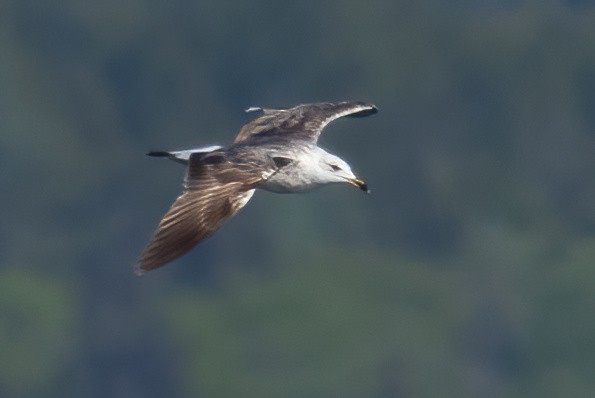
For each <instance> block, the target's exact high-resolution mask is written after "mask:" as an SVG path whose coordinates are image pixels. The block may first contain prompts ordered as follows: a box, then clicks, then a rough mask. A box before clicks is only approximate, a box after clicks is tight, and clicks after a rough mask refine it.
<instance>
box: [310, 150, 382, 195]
mask: <svg viewBox="0 0 595 398" xmlns="http://www.w3.org/2000/svg"><path fill="white" fill-rule="evenodd" d="M319 167H320V176H321V178H324V180H325V182H326V183H348V184H351V185H353V186H355V187H358V188H359V189H361V190H362V191H364V192H366V193H370V190H369V189H368V185H367V184H366V183H365V182H364V181H363V180H361V179H360V178H358V177H356V176H355V174H353V172H352V171H351V167H349V165H348V164H347V162H345V161H344V160H343V159H341V158H339V157H338V156H335V155H332V154H330V153H328V152H325V153H324V154H323V156H321V157H320V161H319Z"/></svg>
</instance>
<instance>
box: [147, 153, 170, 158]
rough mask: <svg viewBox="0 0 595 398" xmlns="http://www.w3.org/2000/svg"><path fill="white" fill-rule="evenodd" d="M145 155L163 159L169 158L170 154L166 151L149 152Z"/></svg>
mask: <svg viewBox="0 0 595 398" xmlns="http://www.w3.org/2000/svg"><path fill="white" fill-rule="evenodd" d="M146 155H147V156H155V157H160V158H164V157H168V156H170V155H171V153H169V152H166V151H150V152H147V153H146Z"/></svg>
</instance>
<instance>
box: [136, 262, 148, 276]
mask: <svg viewBox="0 0 595 398" xmlns="http://www.w3.org/2000/svg"><path fill="white" fill-rule="evenodd" d="M145 273H146V271H145V270H144V269H142V268H141V266H140V264H136V265H135V266H134V275H135V276H137V277H141V276H143V275H144V274H145Z"/></svg>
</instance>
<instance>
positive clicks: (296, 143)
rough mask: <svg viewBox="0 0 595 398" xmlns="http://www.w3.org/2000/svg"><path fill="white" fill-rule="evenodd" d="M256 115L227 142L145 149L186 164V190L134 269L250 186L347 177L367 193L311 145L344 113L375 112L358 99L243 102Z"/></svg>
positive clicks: (220, 216)
mask: <svg viewBox="0 0 595 398" xmlns="http://www.w3.org/2000/svg"><path fill="white" fill-rule="evenodd" d="M246 112H259V113H260V114H261V116H260V117H258V118H256V119H254V120H252V121H251V122H249V123H247V124H246V125H244V126H243V127H242V128H241V129H240V132H239V133H238V135H237V137H236V138H235V140H234V141H233V143H232V144H231V145H230V146H228V147H226V148H223V147H220V146H211V147H206V148H197V149H189V150H183V151H172V152H149V153H148V155H149V156H162V157H168V158H170V159H172V160H175V161H177V162H179V163H182V164H184V165H187V169H186V177H185V180H184V191H183V193H182V194H181V195H180V196H179V197H178V198H177V199H176V200H175V202H174V203H173V205H172V206H171V208H170V209H169V211H168V212H167V213H166V214H165V216H164V217H163V219H162V220H161V222H160V223H159V226H158V228H157V231H156V232H155V235H154V237H153V239H152V240H151V242H150V243H149V245H148V246H147V247H146V249H145V251H144V253H143V254H142V256H141V258H140V260H139V261H138V263H137V265H136V269H135V271H136V274H137V275H141V274H143V273H144V272H146V271H150V270H153V269H155V268H158V267H160V266H162V265H164V264H166V263H168V262H170V261H172V260H174V259H175V258H177V257H180V256H181V255H183V254H185V253H186V252H188V251H189V250H190V249H191V248H192V247H194V246H195V245H197V244H198V243H200V242H201V241H202V240H204V239H205V238H207V237H208V236H210V235H211V234H212V233H213V232H215V231H216V230H217V229H218V228H219V227H220V226H221V224H222V223H223V222H224V221H225V220H226V219H228V218H229V217H231V216H233V215H234V214H236V213H237V212H238V211H239V210H240V209H241V208H242V207H244V206H245V205H246V203H248V201H249V200H250V198H251V197H252V195H253V194H254V191H255V190H256V189H257V188H258V189H264V190H267V191H272V192H278V193H293V192H304V191H308V190H311V189H314V188H317V187H320V186H323V185H327V184H335V183H348V184H351V185H354V186H356V187H358V188H360V189H361V190H362V191H365V192H369V191H368V186H367V185H366V183H365V182H364V181H362V180H360V179H359V178H357V177H356V176H355V175H354V174H353V172H352V171H351V168H350V167H349V165H348V164H347V163H346V162H345V161H344V160H343V159H341V158H339V157H337V156H335V155H332V154H330V153H328V152H326V151H325V150H324V149H322V148H320V147H319V146H318V145H317V142H318V137H319V136H320V134H321V133H322V130H323V129H324V128H325V127H326V125H327V124H329V123H330V122H332V121H333V120H335V119H339V118H341V117H344V116H349V117H362V116H368V115H372V114H374V113H376V112H378V109H377V108H376V107H375V106H374V105H372V104H367V103H364V102H349V101H342V102H321V103H314V104H303V105H298V106H296V107H293V108H291V109H264V108H256V107H254V108H249V109H247V110H246Z"/></svg>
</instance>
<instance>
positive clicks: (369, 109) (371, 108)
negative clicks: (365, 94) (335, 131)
mask: <svg viewBox="0 0 595 398" xmlns="http://www.w3.org/2000/svg"><path fill="white" fill-rule="evenodd" d="M359 105H362V106H365V107H366V108H365V109H362V110H361V111H359V112H355V113H352V114H351V115H348V116H349V117H366V116H370V115H374V114H376V113H378V108H377V107H376V105H374V104H367V103H365V102H360V103H359Z"/></svg>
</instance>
